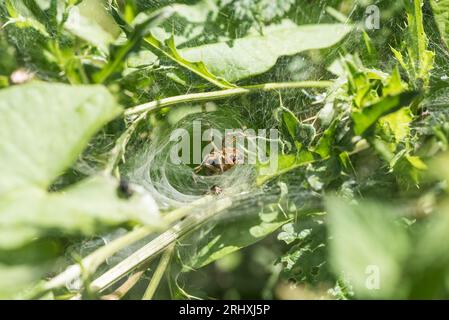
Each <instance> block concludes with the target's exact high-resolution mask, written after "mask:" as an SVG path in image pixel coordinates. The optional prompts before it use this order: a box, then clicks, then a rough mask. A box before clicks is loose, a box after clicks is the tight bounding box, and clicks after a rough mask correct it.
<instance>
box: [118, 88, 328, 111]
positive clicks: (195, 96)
mask: <svg viewBox="0 0 449 320" xmlns="http://www.w3.org/2000/svg"><path fill="white" fill-rule="evenodd" d="M332 84H333V82H332V81H299V82H280V83H265V84H258V85H252V86H246V87H240V88H232V89H226V90H218V91H210V92H200V93H191V94H185V95H180V96H174V97H168V98H163V99H160V100H155V101H151V102H149V103H144V104H141V105H138V106H135V107H133V108H129V109H127V110H125V115H126V116H131V115H135V114H140V113H147V112H151V111H155V110H159V109H161V108H164V107H167V106H171V105H175V104H180V103H185V102H199V101H211V100H219V99H224V98H229V97H234V96H239V95H245V94H249V93H251V92H255V91H273V90H285V89H298V88H328V87H330V86H331V85H332Z"/></svg>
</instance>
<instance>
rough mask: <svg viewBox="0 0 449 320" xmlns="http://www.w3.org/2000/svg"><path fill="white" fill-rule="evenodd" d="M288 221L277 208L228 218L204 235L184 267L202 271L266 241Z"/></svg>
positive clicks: (202, 233) (198, 240) (197, 242)
mask: <svg viewBox="0 0 449 320" xmlns="http://www.w3.org/2000/svg"><path fill="white" fill-rule="evenodd" d="M288 221H289V220H288V218H286V217H285V216H284V215H283V214H281V213H280V212H279V210H278V208H277V207H273V208H272V211H270V212H266V213H263V212H262V213H260V214H258V215H254V214H251V213H248V212H246V213H245V214H243V215H237V216H234V217H227V218H225V219H224V220H222V221H219V222H218V223H216V225H215V226H213V227H211V228H210V229H209V230H207V231H206V232H201V233H200V234H201V237H200V238H199V239H197V241H196V245H195V252H194V254H193V255H191V256H189V259H188V260H187V261H183V263H184V264H185V267H186V268H187V269H189V268H193V269H199V268H202V267H204V266H206V265H208V264H210V263H212V262H214V261H216V260H218V259H221V258H223V257H225V256H227V255H228V254H230V253H232V252H235V251H238V250H240V249H242V248H245V247H247V246H249V245H251V244H254V243H256V242H258V241H260V240H262V239H263V238H265V237H266V236H268V235H269V234H271V233H273V232H275V231H276V230H277V229H279V228H280V227H281V226H282V225H284V224H285V223H286V222H288ZM187 269H186V270H187Z"/></svg>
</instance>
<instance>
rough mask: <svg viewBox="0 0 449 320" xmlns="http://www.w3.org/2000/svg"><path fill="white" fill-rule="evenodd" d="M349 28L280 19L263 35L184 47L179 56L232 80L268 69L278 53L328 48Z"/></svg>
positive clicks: (343, 35) (279, 55)
mask: <svg viewBox="0 0 449 320" xmlns="http://www.w3.org/2000/svg"><path fill="white" fill-rule="evenodd" d="M351 30H352V27H350V26H348V25H344V24H321V25H304V26H298V25H296V24H295V23H293V22H292V21H290V20H284V22H283V23H282V24H280V25H277V26H274V27H269V28H267V29H266V30H264V35H260V34H252V35H249V36H247V37H244V38H240V39H236V40H234V41H232V43H229V42H218V43H212V44H206V45H203V46H199V47H194V48H185V49H182V50H180V55H181V56H182V57H184V58H185V59H188V60H190V61H203V62H204V64H205V66H206V67H207V68H208V69H209V70H210V71H211V72H212V73H213V74H215V75H216V76H219V77H223V78H224V79H226V80H228V81H231V82H233V81H237V80H241V79H244V78H248V77H251V76H254V75H258V74H261V73H264V72H266V71H268V70H270V69H271V68H272V67H273V66H274V65H275V64H276V61H277V60H278V58H280V57H282V56H290V55H294V54H297V53H299V52H302V51H307V50H312V49H323V48H328V47H331V46H333V45H335V44H337V43H338V42H340V41H341V40H342V39H343V38H344V37H345V36H346V35H347V34H348V33H349V32H350V31H351Z"/></svg>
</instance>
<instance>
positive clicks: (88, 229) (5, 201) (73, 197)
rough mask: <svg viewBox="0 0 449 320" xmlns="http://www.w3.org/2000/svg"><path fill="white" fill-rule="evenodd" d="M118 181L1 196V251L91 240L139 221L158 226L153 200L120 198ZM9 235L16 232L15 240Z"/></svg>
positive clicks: (92, 181)
mask: <svg viewBox="0 0 449 320" xmlns="http://www.w3.org/2000/svg"><path fill="white" fill-rule="evenodd" d="M117 188H118V182H117V181H115V180H114V179H112V178H110V177H105V176H98V177H93V178H89V179H86V180H83V181H82V182H80V183H77V184H76V185H74V186H71V187H69V188H67V189H65V190H64V192H56V193H48V192H46V191H45V190H41V189H36V188H26V189H23V190H15V191H14V192H10V193H7V194H5V195H2V196H1V197H0V234H1V236H0V252H1V250H5V249H13V248H19V247H21V246H23V245H24V244H26V243H28V242H30V241H32V240H33V239H35V238H36V237H42V236H52V237H70V236H80V235H84V236H90V235H92V234H95V233H98V232H101V231H104V230H106V229H107V228H108V227H113V226H116V225H120V224H124V223H126V222H128V221H135V222H139V223H145V224H150V225H157V224H159V223H160V220H159V217H158V215H157V213H158V209H157V205H156V203H155V202H154V201H153V199H152V198H151V197H150V196H148V195H147V196H145V195H143V194H135V195H134V196H133V197H131V198H129V199H121V198H119V197H118V196H117ZM11 233H14V235H13V236H11Z"/></svg>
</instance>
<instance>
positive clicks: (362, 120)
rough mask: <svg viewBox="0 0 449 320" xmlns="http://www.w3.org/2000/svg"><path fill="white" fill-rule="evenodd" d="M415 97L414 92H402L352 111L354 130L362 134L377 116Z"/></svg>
mask: <svg viewBox="0 0 449 320" xmlns="http://www.w3.org/2000/svg"><path fill="white" fill-rule="evenodd" d="M415 97H416V93H415V92H404V93H401V94H398V95H394V96H387V97H385V98H383V99H381V100H380V101H379V102H377V103H375V104H373V105H370V106H368V107H365V108H363V109H361V110H358V111H354V112H353V113H352V119H353V121H354V132H355V134H356V135H362V134H363V133H365V131H367V130H368V129H369V128H371V127H372V126H373V125H374V124H375V123H376V122H377V120H379V118H381V117H383V116H386V115H388V114H390V113H392V112H395V111H397V110H399V109H400V108H402V107H404V106H408V105H409V104H410V103H411V102H412V101H413V99H414V98H415Z"/></svg>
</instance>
